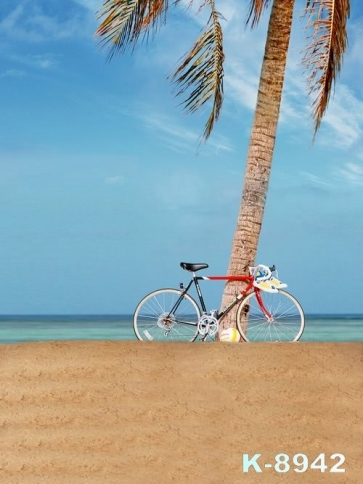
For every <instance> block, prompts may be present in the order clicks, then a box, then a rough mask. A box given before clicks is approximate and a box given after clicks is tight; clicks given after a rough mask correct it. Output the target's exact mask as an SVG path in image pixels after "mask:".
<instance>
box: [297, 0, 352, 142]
mask: <svg viewBox="0 0 363 484" xmlns="http://www.w3.org/2000/svg"><path fill="white" fill-rule="evenodd" d="M349 14H350V2H349V0H308V1H307V3H306V8H305V16H306V17H307V24H306V28H307V29H308V30H310V31H311V35H309V37H308V39H309V42H310V43H309V45H308V47H307V48H306V51H305V56H304V59H303V64H304V65H305V67H306V69H307V71H308V72H309V73H310V74H309V77H308V82H309V85H310V95H312V94H315V99H314V100H313V103H312V106H313V117H314V120H315V134H316V132H317V130H318V129H319V126H320V123H321V120H322V117H323V115H324V113H325V111H326V108H327V106H328V102H329V98H330V93H331V90H332V87H333V85H334V83H335V81H336V77H337V75H338V73H339V72H340V69H341V65H342V58H343V54H344V52H345V50H346V47H347V44H348V41H347V20H348V18H349Z"/></svg>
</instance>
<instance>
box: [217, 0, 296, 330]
mask: <svg viewBox="0 0 363 484" xmlns="http://www.w3.org/2000/svg"><path fill="white" fill-rule="evenodd" d="M294 3H295V0H274V2H273V5H272V10H271V16H270V22H269V28H268V34H267V40H266V46H265V55H264V59H263V64H262V70H261V76H260V84H259V89H258V96H257V105H256V111H255V116H254V121H253V125H252V131H251V138H250V144H249V150H248V155H247V162H246V171H245V178H244V188H243V193H242V200H241V205H240V211H239V215H238V220H237V228H236V232H235V234H234V239H233V245H232V253H231V258H230V262H229V269H228V274H231V275H241V274H247V273H248V267H249V266H253V264H254V262H255V256H256V252H257V245H258V239H259V236H260V231H261V224H262V219H263V213H264V209H265V202H266V196H267V189H268V182H269V177H270V171H271V165H272V157H273V151H274V146H275V138H276V131H277V124H278V119H279V112H280V104H281V95H282V88H283V83H284V75H285V66H286V58H287V53H288V48H289V41H290V32H291V24H292V17H293V9H294ZM260 262H261V261H260ZM262 262H263V261H262ZM265 263H266V262H265ZM267 263H268V262H267ZM238 287H239V286H238V283H235V282H231V283H227V284H226V286H225V288H224V293H223V298H222V304H221V308H223V307H226V306H227V305H228V304H230V303H231V301H232V300H233V299H234V298H235V296H236V294H238V292H239V289H238ZM235 326H236V321H235V311H233V310H232V311H230V313H228V314H227V315H226V316H225V317H224V318H223V319H222V321H221V327H220V331H221V330H222V329H223V328H228V327H235Z"/></svg>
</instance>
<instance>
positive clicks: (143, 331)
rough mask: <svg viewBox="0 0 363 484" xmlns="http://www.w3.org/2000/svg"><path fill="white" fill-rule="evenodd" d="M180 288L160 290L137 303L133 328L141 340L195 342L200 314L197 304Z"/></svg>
mask: <svg viewBox="0 0 363 484" xmlns="http://www.w3.org/2000/svg"><path fill="white" fill-rule="evenodd" d="M181 294H182V291H179V290H177V289H159V290H158V291H154V292H152V293H150V294H148V295H147V296H146V297H144V299H142V300H141V301H140V303H139V304H138V306H137V308H136V310H135V314H134V331H135V334H136V336H137V338H138V339H139V340H141V341H194V340H195V339H196V337H197V335H198V320H199V318H200V316H201V312H200V309H199V307H198V304H197V303H196V302H195V301H194V299H193V298H192V297H190V296H189V295H188V294H185V295H184V296H182V295H181Z"/></svg>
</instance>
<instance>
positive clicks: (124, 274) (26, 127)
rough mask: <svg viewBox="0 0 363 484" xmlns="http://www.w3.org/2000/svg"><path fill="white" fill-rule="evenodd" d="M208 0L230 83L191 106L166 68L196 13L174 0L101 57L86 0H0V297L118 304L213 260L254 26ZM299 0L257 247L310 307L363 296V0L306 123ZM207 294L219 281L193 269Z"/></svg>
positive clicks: (242, 127)
mask: <svg viewBox="0 0 363 484" xmlns="http://www.w3.org/2000/svg"><path fill="white" fill-rule="evenodd" d="M248 3H249V2H247V1H246V2H241V1H239V0H228V1H227V0H219V1H218V2H217V8H218V10H219V11H220V12H221V13H222V14H223V16H224V18H225V19H224V20H223V21H222V27H223V31H224V42H225V54H226V60H225V78H224V91H225V99H224V105H223V108H222V113H221V116H220V119H219V121H218V123H217V125H216V127H215V130H214V132H213V134H212V136H211V137H210V139H209V140H208V141H207V143H202V144H200V143H199V141H200V136H201V134H202V133H203V130H204V123H205V121H206V118H207V115H208V112H207V110H204V111H202V112H200V113H197V114H194V115H190V114H186V113H185V112H184V111H183V109H182V108H181V106H180V105H179V104H180V100H179V99H176V98H175V96H174V95H173V87H172V86H171V84H170V80H169V79H168V76H170V74H171V73H172V72H173V69H174V68H175V66H176V64H177V62H178V60H179V59H180V57H181V56H182V55H184V54H185V53H186V52H187V51H188V50H189V48H190V47H191V45H192V44H193V42H194V41H195V40H196V38H197V37H198V35H199V33H200V29H201V26H202V25H203V23H204V21H205V18H204V17H203V14H199V15H197V14H196V13H195V12H194V11H192V10H190V9H189V10H188V9H186V8H185V3H181V4H180V5H179V8H174V7H171V8H170V10H169V12H168V17H167V23H166V25H165V26H162V28H161V29H160V31H159V32H157V34H156V35H155V36H154V37H153V38H152V39H150V40H149V42H148V43H145V42H143V43H140V44H139V45H138V46H137V47H136V49H135V50H134V51H133V52H126V53H125V54H124V55H123V56H115V57H114V58H113V59H112V61H111V62H108V61H107V52H108V51H107V49H102V48H101V46H100V42H99V40H98V39H97V38H96V37H95V35H94V32H95V30H96V28H97V25H98V23H99V20H97V14H96V13H95V12H96V11H98V10H99V9H100V8H101V6H102V1H98V0H64V1H62V2H59V1H58V0H16V1H14V0H1V4H0V60H1V62H0V93H1V94H0V96H1V111H0V199H1V201H0V227H1V230H0V267H1V270H0V294H1V297H0V314H4V315H6V314H19V315H20V314H125V313H132V312H133V310H134V308H135V306H136V305H137V303H138V302H139V300H140V299H141V298H142V297H143V296H144V295H145V294H147V293H148V292H151V291H152V290H154V289H158V288H160V287H178V286H179V283H180V282H182V281H183V282H186V281H187V280H188V279H189V277H188V276H189V273H186V272H185V271H183V270H182V269H181V268H180V266H179V263H180V262H181V261H186V262H206V263H208V264H209V269H207V270H206V271H203V274H204V275H208V274H209V275H224V274H226V273H227V270H228V262H229V256H230V251H231V245H232V237H233V233H234V230H235V226H236V220H237V213H238V207H239V204H240V198H241V193H242V184H243V175H244V168H245V160H246V154H247V148H248V142H249V135H250V129H251V123H252V118H253V112H254V107H255V102H256V93H257V86H258V79H259V73H260V67H261V61H262V56H263V51H264V44H265V38H266V28H267V20H268V12H266V13H267V15H266V13H265V17H264V18H263V19H262V20H261V22H260V25H259V26H258V27H257V28H256V29H254V30H253V31H251V30H249V29H246V28H245V19H246V14H247V5H248ZM303 4H304V2H303V1H302V0H297V2H296V10H295V16H294V24H293V34H292V39H291V46H290V51H289V58H288V66H287V71H286V79H285V86H284V93H283V100H282V107H281V117H280V122H279V127H278V134H277V141H276V147H275V153H274V159H273V165H272V174H271V180H270V185H269V192H268V197H267V203H266V211H265V217H264V222H263V229H262V232H261V237H260V242H259V247H258V255H257V258H256V263H263V264H267V265H272V264H275V265H276V266H277V268H278V276H279V278H280V280H282V281H284V282H286V283H287V284H288V290H289V292H291V293H292V294H294V295H295V296H296V297H297V299H298V300H299V301H300V303H301V304H302V306H303V308H304V310H305V312H306V313H363V291H362V283H361V279H360V273H361V271H363V250H362V241H363V197H362V191H363V136H362V135H363V83H362V77H363V56H362V50H363V40H362V39H363V5H361V2H351V4H352V11H351V18H350V21H349V31H348V34H349V47H348V50H347V52H346V55H345V57H344V62H343V68H342V72H341V74H340V76H339V78H338V80H337V83H336V87H335V90H334V95H333V96H332V99H331V102H330V105H329V109H328V111H327V113H326V115H325V117H324V120H323V122H322V125H321V128H320V130H319V132H318V134H317V137H316V139H315V141H314V143H313V142H312V140H313V120H312V118H311V115H310V113H311V107H310V103H311V99H309V97H308V94H307V93H308V88H307V84H306V81H305V77H304V71H303V67H302V63H301V59H302V54H301V53H302V51H303V49H304V45H305V44H304V23H303V22H302V20H301V9H302V7H303ZM202 289H203V292H204V294H205V297H206V300H207V306H208V308H209V309H214V308H218V307H219V304H220V300H221V294H222V290H223V284H222V283H216V282H205V283H203V285H202Z"/></svg>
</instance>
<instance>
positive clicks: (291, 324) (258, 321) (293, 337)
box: [237, 290, 305, 342]
mask: <svg viewBox="0 0 363 484" xmlns="http://www.w3.org/2000/svg"><path fill="white" fill-rule="evenodd" d="M260 296H261V299H262V301H263V304H264V306H265V308H266V309H267V311H268V312H269V313H270V315H271V318H270V320H269V319H268V318H267V317H266V315H265V314H264V313H263V311H262V309H261V307H260V305H259V303H258V301H257V298H256V294H255V293H254V292H252V293H251V294H249V295H248V296H247V297H246V298H245V299H244V300H243V301H242V303H241V304H240V306H239V308H238V310H237V328H238V330H239V332H240V333H241V336H242V338H243V339H244V340H245V341H251V342H259V341H275V342H293V341H298V340H299V339H300V338H301V335H302V333H303V331H304V327H305V316H304V311H303V309H302V307H301V306H300V303H299V302H298V301H297V300H296V299H295V298H294V297H293V296H291V294H289V293H288V292H286V291H282V290H279V291H278V292H277V293H269V292H263V291H260Z"/></svg>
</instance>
